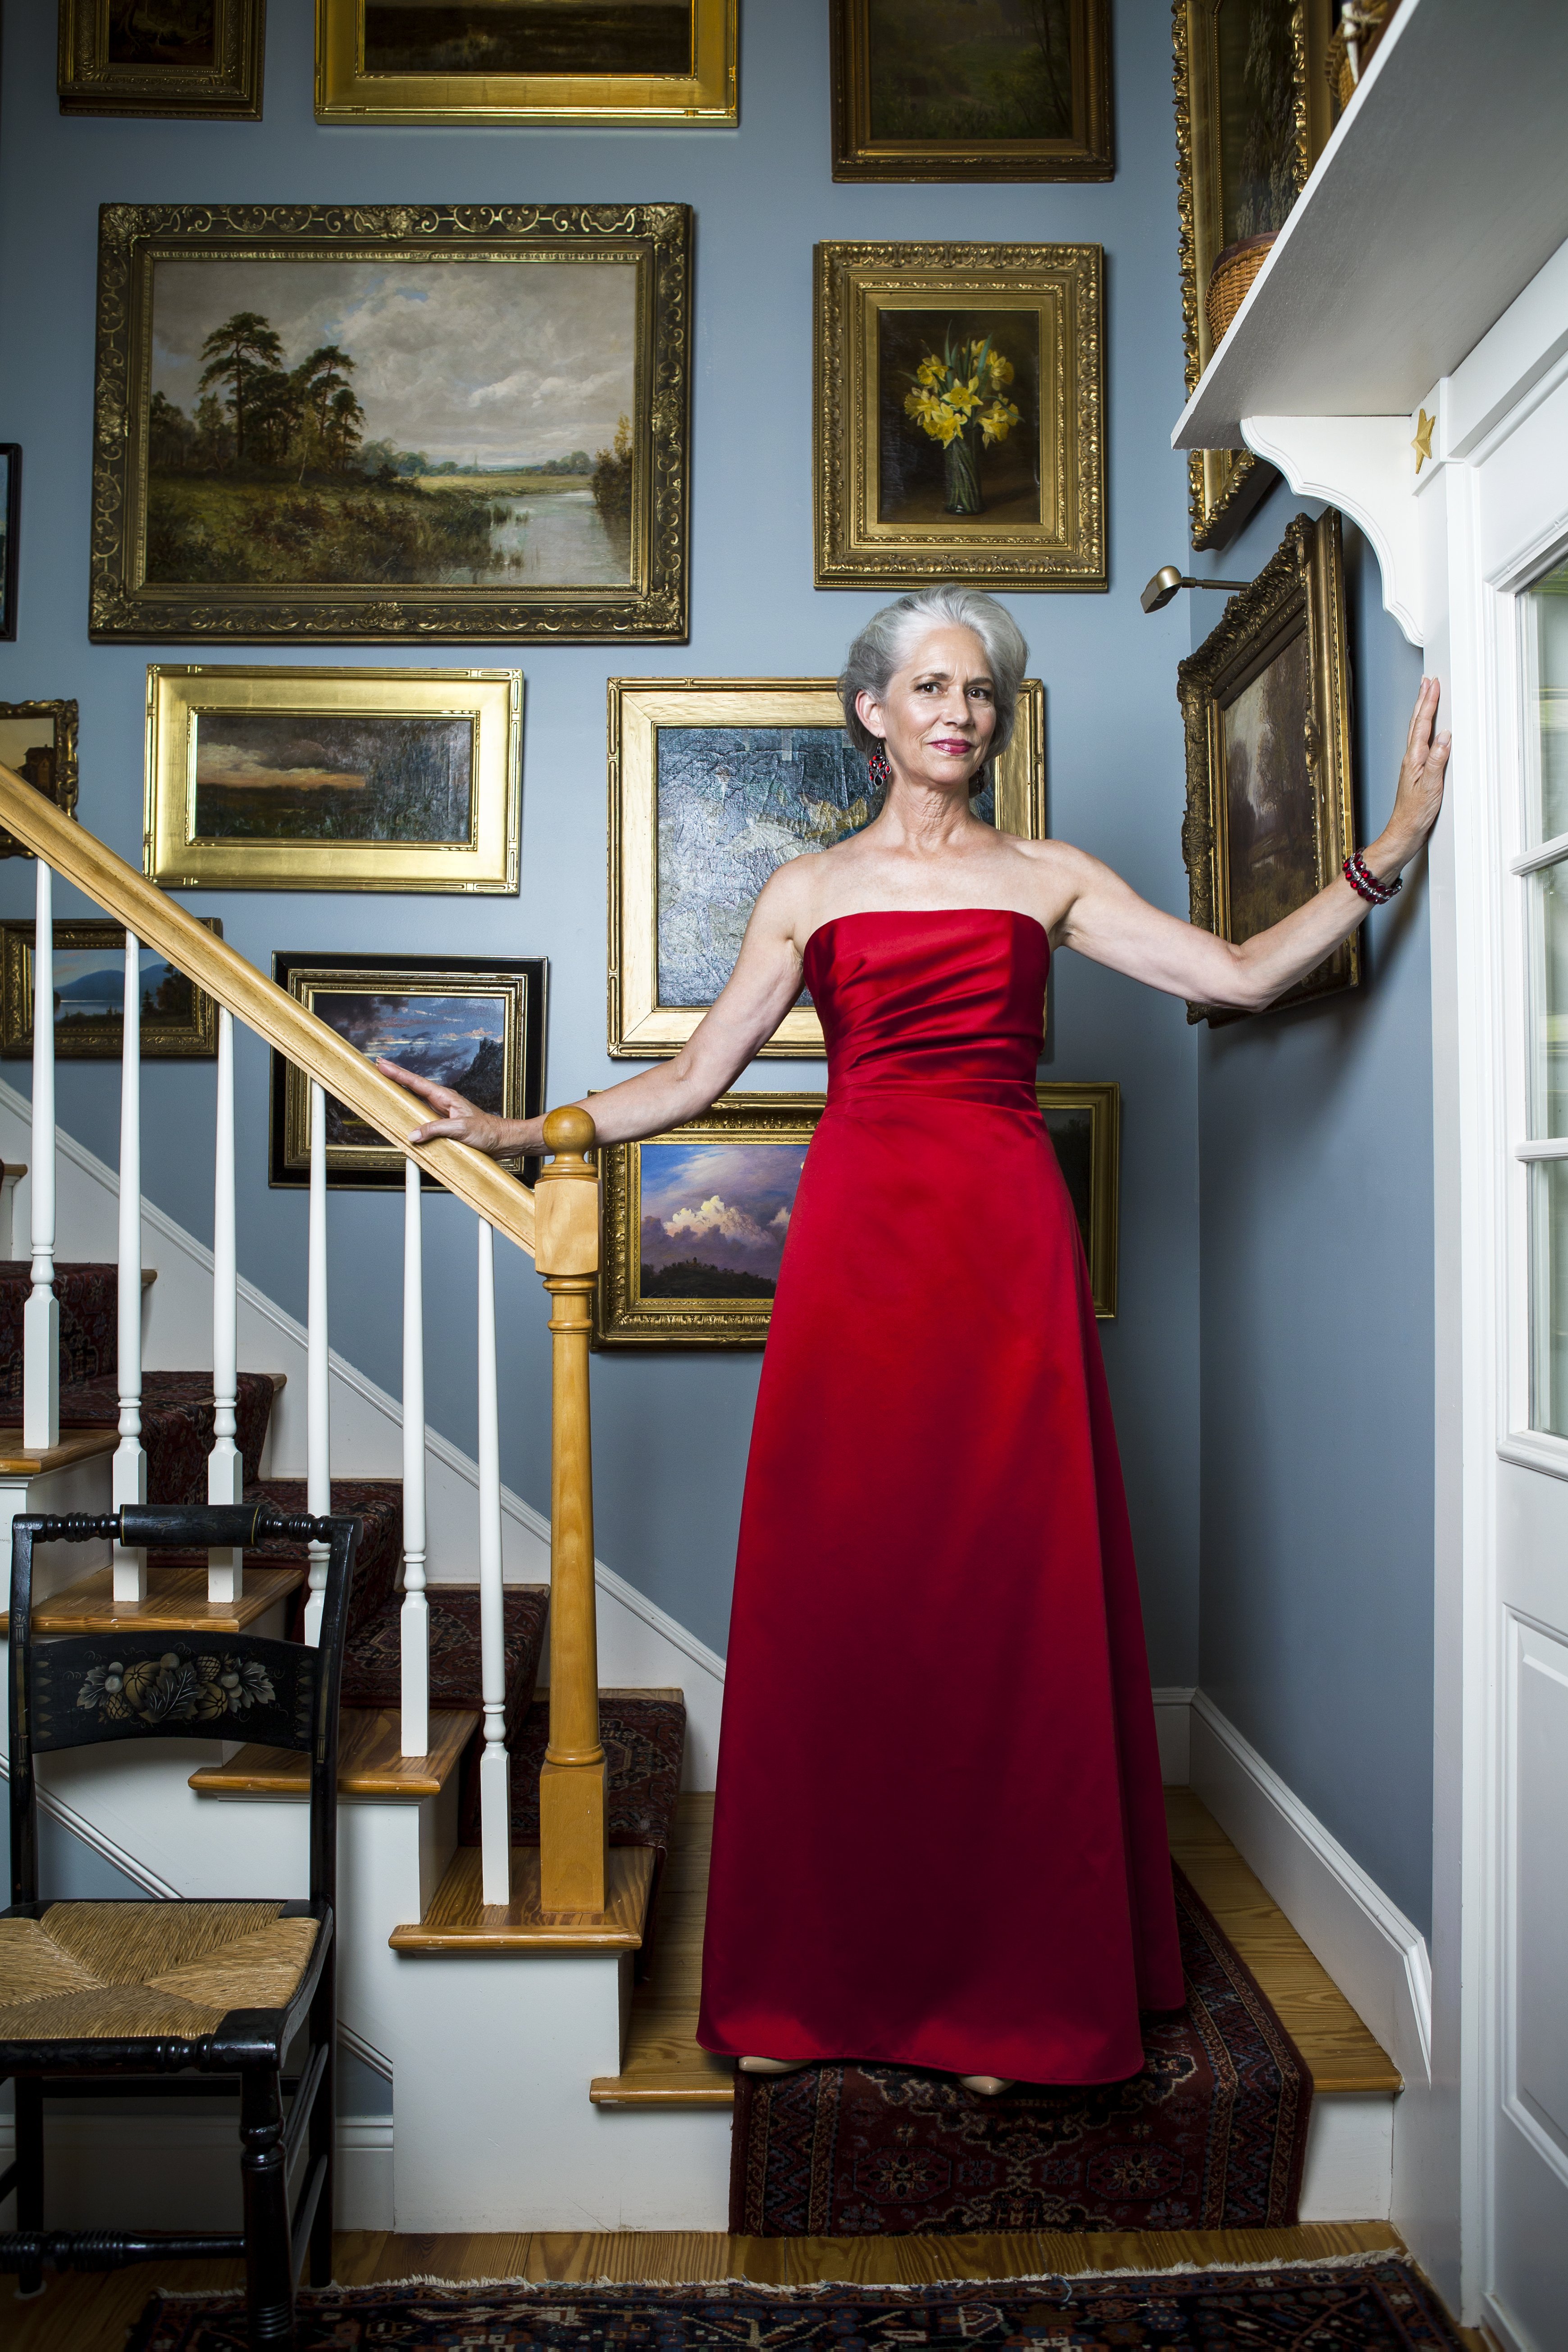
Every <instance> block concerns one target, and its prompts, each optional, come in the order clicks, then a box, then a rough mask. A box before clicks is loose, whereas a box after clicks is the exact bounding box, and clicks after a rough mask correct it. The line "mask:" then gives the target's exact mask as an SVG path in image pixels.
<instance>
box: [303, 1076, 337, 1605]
mask: <svg viewBox="0 0 1568 2352" xmlns="http://www.w3.org/2000/svg"><path fill="white" fill-rule="evenodd" d="M305 1322H306V1334H305V1508H306V1509H307V1510H308V1511H310V1512H312V1513H314V1514H315V1515H316V1516H317V1517H321V1518H324V1517H326V1514H327V1513H328V1512H329V1511H330V1510H331V1507H332V1443H331V1436H332V1433H331V1386H330V1379H329V1359H328V1355H327V1097H326V1094H325V1092H324V1090H323V1089H322V1088H321V1087H319V1086H317V1085H316V1083H315V1081H314V1080H313V1079H312V1081H311V1084H310V1267H309V1273H308V1276H307V1284H306V1303H305ZM306 1552H307V1556H308V1558H309V1559H310V1598H309V1599H308V1600H307V1601H306V1603H305V1639H306V1641H307V1642H312V1643H314V1642H319V1641H320V1640H321V1608H322V1604H323V1602H324V1601H325V1598H326V1591H327V1552H328V1547H327V1545H325V1544H321V1543H313V1544H308V1545H307V1546H306Z"/></svg>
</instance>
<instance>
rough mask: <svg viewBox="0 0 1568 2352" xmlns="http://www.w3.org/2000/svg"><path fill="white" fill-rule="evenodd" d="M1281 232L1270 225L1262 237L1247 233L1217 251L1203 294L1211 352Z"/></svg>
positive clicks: (1239, 306) (1220, 338)
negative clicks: (1233, 243) (1223, 249)
mask: <svg viewBox="0 0 1568 2352" xmlns="http://www.w3.org/2000/svg"><path fill="white" fill-rule="evenodd" d="M1277 236H1279V230H1278V229H1273V228H1271V229H1269V230H1268V233H1267V235H1265V236H1244V237H1242V238H1241V239H1240V240H1239V242H1238V243H1237V244H1235V245H1227V246H1226V248H1225V251H1224V252H1223V253H1217V254H1215V263H1214V268H1212V269H1211V270H1210V271H1209V282H1208V288H1207V290H1206V291H1205V295H1204V310H1205V314H1206V316H1207V319H1208V322H1209V349H1210V350H1211V351H1213V350H1214V349H1215V346H1216V345H1217V344H1218V343H1219V342H1220V341H1221V340H1222V338H1223V337H1224V334H1225V331H1226V328H1227V327H1228V326H1229V324H1230V322H1231V320H1233V319H1234V318H1235V316H1236V314H1237V311H1238V310H1240V308H1241V306H1242V303H1243V301H1244V300H1245V299H1246V297H1247V288H1248V287H1249V286H1250V285H1251V283H1252V281H1253V279H1254V278H1256V277H1257V275H1258V271H1259V270H1260V269H1261V268H1262V267H1263V265H1264V263H1265V262H1266V261H1267V260H1268V249H1269V247H1270V246H1271V245H1272V244H1273V242H1274V240H1275V238H1276V237H1277Z"/></svg>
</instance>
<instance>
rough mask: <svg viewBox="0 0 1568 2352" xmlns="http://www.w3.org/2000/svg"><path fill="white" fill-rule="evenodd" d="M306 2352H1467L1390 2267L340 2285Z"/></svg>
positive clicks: (224, 2323) (166, 2335)
mask: <svg viewBox="0 0 1568 2352" xmlns="http://www.w3.org/2000/svg"><path fill="white" fill-rule="evenodd" d="M297 2341H298V2352H327V2347H332V2352H341V2347H343V2346H346V2345H365V2346H371V2345H374V2347H376V2352H453V2347H458V2346H467V2345H476V2346H478V2345H483V2346H484V2347H486V2352H522V2347H531V2352H605V2347H606V2346H607V2345H609V2346H614V2347H616V2352H744V2348H745V2347H758V2346H762V2347H765V2352H818V2347H820V2352H842V2347H845V2346H846V2345H850V2346H854V2347H858V2352H882V2347H886V2352H920V2347H922V2346H927V2345H929V2346H931V2347H932V2352H938V2347H940V2352H952V2347H953V2346H955V2345H963V2346H964V2347H966V2352H967V2347H970V2346H973V2345H995V2346H996V2347H998V2352H1001V2347H1008V2352H1017V2347H1020V2346H1022V2347H1031V2346H1034V2345H1039V2346H1040V2347H1044V2348H1045V2352H1068V2347H1073V2346H1082V2347H1085V2352H1088V2347H1091V2346H1092V2347H1095V2352H1107V2347H1110V2346H1112V2345H1114V2346H1116V2347H1118V2352H1121V2347H1123V2346H1128V2347H1132V2346H1148V2347H1152V2348H1153V2347H1157V2352H1218V2347H1221V2346H1223V2345H1231V2344H1237V2345H1246V2346H1247V2352H1307V2347H1310V2352H1460V2346H1459V2338H1458V2336H1456V2335H1455V2333H1454V2331H1453V2329H1452V2328H1451V2327H1450V2326H1449V2325H1448V2322H1447V2319H1446V2317H1445V2316H1444V2314H1443V2311H1442V2307H1441V2305H1439V2304H1438V2302H1437V2300H1436V2296H1435V2295H1434V2294H1432V2292H1431V2289H1430V2288H1429V2287H1427V2286H1426V2284H1425V2283H1424V2282H1423V2281H1422V2280H1421V2279H1420V2278H1418V2277H1417V2275H1416V2274H1415V2272H1414V2271H1413V2270H1412V2269H1411V2268H1410V2267H1409V2265H1408V2264H1407V2263H1402V2262H1399V2261H1397V2260H1395V2259H1394V2257H1393V2256H1390V2255H1373V2256H1367V2257H1363V2256H1357V2257H1355V2258H1354V2259H1352V2261H1350V2262H1330V2263H1281V2264H1277V2265H1275V2266H1274V2267H1273V2268H1271V2269H1268V2270H1261V2269H1259V2270H1198V2271H1150V2272H1142V2273H1131V2272H1126V2271H1122V2272H1116V2273H1101V2274H1100V2275H1098V2276H1093V2275H1091V2276H1087V2277H1079V2278H1030V2279H998V2280H986V2281H979V2282H967V2283H965V2284H948V2285H942V2286H921V2287H870V2286H818V2287H780V2288H770V2287H761V2286H755V2285H752V2284H751V2283H750V2282H749V2281H746V2280H741V2279H730V2280H724V2281H721V2282H719V2283H718V2284H712V2285H707V2286H556V2285H545V2286H527V2285H524V2284H521V2282H520V2281H510V2280H509V2281H504V2282H502V2281H490V2282H487V2283H486V2284H483V2285H479V2286H469V2285H461V2286H459V2285H455V2284H445V2283H443V2282H441V2281H439V2280H404V2281H400V2282H399V2283H398V2284H395V2285H388V2286H368V2287H344V2288H337V2289H332V2288H328V2289H326V2290H323V2291H321V2292H320V2293H306V2294H301V2295H300V2316H299V2327H298V2336H297ZM127 2352H249V2338H248V2336H247V2334H246V2328H245V2314H244V2306H243V2303H242V2301H241V2298H240V2297H238V2296H237V2295H177V2294H170V2295H158V2296H156V2297H155V2298H154V2299H153V2302H152V2303H151V2304H150V2305H148V2307H147V2309H146V2310H145V2311H144V2312H143V2314H142V2318H141V2320H140V2322H139V2324H138V2325H137V2326H136V2327H135V2328H134V2329H133V2330H132V2336H131V2339H130V2343H129V2345H128V2347H127Z"/></svg>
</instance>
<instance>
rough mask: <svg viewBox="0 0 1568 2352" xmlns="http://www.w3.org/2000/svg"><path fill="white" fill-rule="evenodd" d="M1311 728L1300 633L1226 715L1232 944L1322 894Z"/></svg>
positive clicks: (1308, 676) (1308, 677) (1305, 649)
mask: <svg viewBox="0 0 1568 2352" xmlns="http://www.w3.org/2000/svg"><path fill="white" fill-rule="evenodd" d="M1312 724H1313V719H1312V673H1311V650H1310V645H1309V642H1308V638H1307V634H1306V632H1305V630H1302V631H1301V632H1300V634H1299V635H1296V636H1294V637H1292V638H1291V640H1290V642H1289V645H1287V646H1284V647H1283V648H1282V649H1281V651H1280V652H1279V654H1277V655H1276V656H1275V657H1274V659H1273V660H1272V661H1271V662H1270V663H1269V664H1268V667H1267V668H1266V669H1263V670H1260V671H1259V672H1258V676H1257V677H1255V678H1254V679H1253V680H1252V681H1251V683H1250V684H1249V685H1247V686H1246V687H1244V688H1242V690H1241V692H1240V693H1239V694H1238V695H1237V698H1236V699H1235V700H1234V702H1232V703H1230V704H1229V705H1228V707H1227V708H1226V711H1225V714H1224V729H1225V814H1226V857H1227V860H1228V864H1229V869H1230V936H1231V938H1232V939H1233V940H1249V939H1251V938H1252V937H1253V936H1254V934H1255V933H1256V932H1258V931H1262V930H1267V929H1268V926H1269V925H1270V924H1271V923H1277V922H1279V919H1280V918H1281V917H1282V916H1285V915H1289V914H1290V913H1291V912H1292V911H1293V910H1294V909H1295V908H1297V907H1300V906H1304V905H1305V904H1306V902H1307V900H1308V899H1309V898H1311V897H1312V896H1313V895H1314V894H1315V892H1316V890H1317V888H1318V845H1317V835H1316V831H1315V814H1314V813H1315V810H1316V807H1317V801H1318V794H1317V792H1316V789H1315V787H1314V782H1313V778H1312V774H1311V771H1310V769H1309V767H1308V764H1307V744H1308V737H1309V733H1310V730H1311V727H1312Z"/></svg>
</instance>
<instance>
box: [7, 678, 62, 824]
mask: <svg viewBox="0 0 1568 2352" xmlns="http://www.w3.org/2000/svg"><path fill="white" fill-rule="evenodd" d="M0 719H47V721H48V727H49V743H48V751H49V757H48V760H47V763H45V764H44V765H43V766H42V768H41V769H40V770H39V771H38V772H36V773H34V774H31V775H29V774H28V773H27V771H26V769H25V768H21V767H18V766H17V764H16V761H6V762H5V764H6V766H7V767H9V768H10V769H11V770H12V772H13V773H14V774H16V775H19V776H22V777H23V778H24V779H25V780H26V782H28V783H29V784H31V785H33V786H34V788H35V789H36V790H37V791H38V792H41V793H43V795H44V798H45V799H46V800H48V801H53V803H54V804H55V806H56V808H58V810H59V812H60V814H62V816H75V814H76V802H77V790H78V776H77V725H78V713H77V705H76V704H75V703H74V702H0ZM32 748H33V747H32V746H31V745H29V746H28V749H29V750H31V749H32ZM38 749H39V750H42V749H43V746H42V745H41V744H40V745H39V746H38ZM0 756H3V755H0ZM31 855H32V852H31V851H30V850H26V849H24V848H23V846H22V845H21V843H20V842H19V841H18V840H17V839H16V835H15V834H11V833H4V832H0V857H28V856H31Z"/></svg>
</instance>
